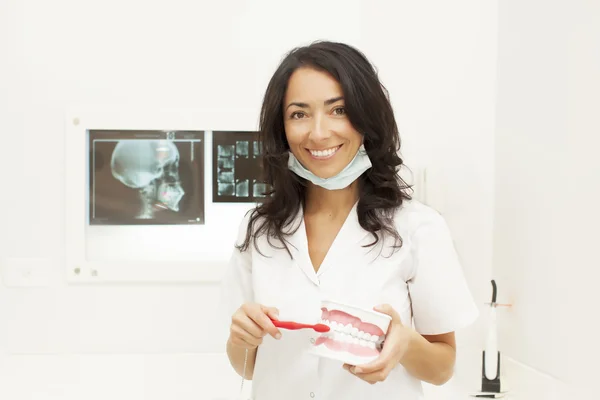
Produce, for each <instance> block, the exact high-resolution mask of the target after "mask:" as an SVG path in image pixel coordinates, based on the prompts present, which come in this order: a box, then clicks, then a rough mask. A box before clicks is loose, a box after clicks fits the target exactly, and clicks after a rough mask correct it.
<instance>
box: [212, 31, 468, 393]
mask: <svg viewBox="0 0 600 400" xmlns="http://www.w3.org/2000/svg"><path fill="white" fill-rule="evenodd" d="M260 141H261V143H262V146H263V149H262V150H263V155H264V159H263V166H264V173H265V178H266V181H267V183H268V184H270V185H271V187H272V188H273V191H272V193H270V194H269V195H268V196H267V197H266V199H265V201H264V202H263V203H262V204H260V205H259V206H257V207H256V208H255V209H253V210H251V211H250V212H249V213H248V214H247V215H246V216H245V218H244V219H243V221H242V222H241V225H240V228H239V232H238V239H237V242H236V246H235V248H234V249H233V254H232V257H231V261H230V263H229V266H228V268H227V269H226V271H224V275H223V301H224V302H225V306H226V315H227V317H228V324H229V332H228V333H229V336H228V338H227V345H226V349H227V355H228V357H229V360H230V362H231V365H232V366H233V368H234V369H235V370H236V371H237V372H238V373H239V374H240V375H243V374H244V371H245V374H244V377H245V378H246V379H252V380H253V384H252V392H253V397H254V398H256V399H260V400H281V399H289V400H301V399H302V400H310V399H327V400H334V399H344V400H354V399H356V400H358V399H361V400H362V399H366V398H369V397H372V398H377V399H403V400H416V399H420V398H422V386H421V382H422V381H425V382H429V383H432V384H435V385H441V384H443V383H445V382H447V381H448V379H450V377H451V376H452V373H453V368H454V362H455V356H456V354H455V352H456V347H455V334H454V332H455V331H456V330H457V329H460V328H463V327H465V326H467V325H469V324H470V323H472V322H473V321H474V320H475V319H476V317H477V316H478V311H477V308H476V306H475V304H474V302H473V299H472V296H471V293H470V291H469V288H468V287H467V284H466V281H465V279H464V276H463V272H462V269H461V266H460V263H459V260H458V257H457V254H456V252H455V249H454V246H453V242H452V237H451V234H450V231H449V229H448V226H447V225H446V222H445V220H444V219H443V217H442V216H441V215H440V214H438V213H437V212H436V211H434V210H433V209H431V208H429V207H427V206H425V205H423V204H421V203H419V202H418V201H416V200H414V199H412V198H411V196H410V194H409V193H410V188H409V187H408V186H407V185H406V184H405V183H404V182H403V181H402V179H401V178H400V177H399V175H398V173H397V171H398V169H399V168H400V167H401V165H402V164H403V161H402V159H401V157H400V155H399V151H400V138H399V135H398V128H397V125H396V121H395V117H394V113H393V111H392V107H391V105H390V102H389V99H388V97H387V92H386V90H385V88H384V87H383V86H382V84H381V83H380V82H379V80H378V77H377V74H376V72H375V70H374V68H373V67H372V65H371V64H370V63H369V61H368V60H367V59H366V58H365V56H364V55H363V54H362V53H360V52H359V51H358V50H356V49H354V48H352V47H350V46H348V45H345V44H341V43H333V42H316V43H313V44H311V45H310V46H306V47H300V48H296V49H294V50H292V51H291V52H290V53H288V54H287V56H286V58H285V59H284V60H283V61H282V63H281V64H280V66H279V68H278V69H277V70H276V71H275V73H274V75H273V77H272V79H271V81H270V82H269V85H268V87H267V90H266V93H265V96H264V102H263V106H262V111H261V115H260ZM323 299H335V300H337V301H340V302H343V303H347V304H353V305H357V306H360V307H363V308H369V309H375V310H377V311H380V312H383V313H386V314H388V315H390V316H391V317H392V323H391V324H390V328H389V330H388V332H387V336H386V341H385V342H384V345H383V350H382V352H381V355H380V356H379V358H378V359H377V360H375V361H373V362H372V363H369V364H366V365H342V363H340V362H336V361H333V360H329V359H322V358H319V357H316V356H314V355H311V354H307V351H306V350H307V349H309V348H310V346H313V343H314V342H315V338H316V336H317V335H318V334H317V333H315V332H314V331H308V330H300V331H282V330H279V329H277V328H276V327H275V326H274V325H273V324H272V322H271V319H270V318H280V319H285V320H294V321H298V322H307V323H314V322H316V321H317V320H318V319H319V317H320V304H321V301H322V300H323Z"/></svg>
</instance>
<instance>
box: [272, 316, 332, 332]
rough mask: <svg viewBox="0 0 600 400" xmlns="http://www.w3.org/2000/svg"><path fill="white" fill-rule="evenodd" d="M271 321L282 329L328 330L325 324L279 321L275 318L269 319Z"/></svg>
mask: <svg viewBox="0 0 600 400" xmlns="http://www.w3.org/2000/svg"><path fill="white" fill-rule="evenodd" d="M271 321H273V325H275V326H276V327H278V328H283V329H291V330H296V329H314V330H315V331H317V332H319V333H325V332H329V329H330V328H329V327H328V326H327V325H325V324H316V325H309V324H300V323H298V322H292V321H279V320H277V319H271Z"/></svg>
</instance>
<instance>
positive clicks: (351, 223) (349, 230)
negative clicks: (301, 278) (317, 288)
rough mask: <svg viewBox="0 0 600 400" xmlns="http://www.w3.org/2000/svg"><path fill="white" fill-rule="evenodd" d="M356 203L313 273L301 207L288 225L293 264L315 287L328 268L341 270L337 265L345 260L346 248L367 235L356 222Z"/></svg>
mask: <svg viewBox="0 0 600 400" xmlns="http://www.w3.org/2000/svg"><path fill="white" fill-rule="evenodd" d="M357 206H358V202H356V203H355V204H354V206H353V207H352V209H351V210H350V212H349V213H348V217H347V218H346V220H345V221H344V224H343V225H342V227H341V229H340V231H339V233H338V234H337V236H336V238H335V240H334V241H333V243H332V245H331V247H330V248H329V251H328V252H327V255H326V256H325V259H324V260H323V262H322V263H321V266H320V267H319V270H318V271H317V272H315V270H314V267H313V264H312V262H311V260H310V256H309V253H308V238H307V237H306V226H305V224H304V209H303V208H302V206H301V207H300V210H299V212H298V214H297V215H296V218H295V219H294V221H293V222H292V223H291V224H290V225H289V229H288V233H289V236H288V238H287V240H288V244H290V245H291V246H288V247H289V248H290V251H291V252H292V255H293V257H294V263H295V264H296V266H297V267H299V268H300V269H301V270H302V271H303V272H304V274H305V275H306V276H307V277H308V278H309V279H310V280H311V281H312V282H313V283H314V284H316V285H319V278H320V277H321V275H323V274H324V273H325V272H326V271H327V270H328V269H329V268H332V267H333V266H335V265H337V266H338V267H339V268H343V267H344V266H343V265H338V264H339V263H340V261H342V260H345V259H346V258H345V257H344V253H347V252H348V247H353V246H355V245H358V244H359V243H360V242H361V241H362V240H363V239H364V238H365V236H367V235H368V234H369V232H368V231H366V230H364V229H363V227H362V226H360V223H359V222H358V214H357V213H356V209H357ZM296 228H297V229H296Z"/></svg>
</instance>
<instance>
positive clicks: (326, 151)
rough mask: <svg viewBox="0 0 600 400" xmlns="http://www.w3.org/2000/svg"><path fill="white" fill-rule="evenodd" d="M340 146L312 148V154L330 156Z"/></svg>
mask: <svg viewBox="0 0 600 400" xmlns="http://www.w3.org/2000/svg"><path fill="white" fill-rule="evenodd" d="M339 148H340V146H337V147H334V148H332V149H327V150H310V154H312V155H313V156H314V157H329V156H331V155H332V154H333V153H335V152H336V151H337V149H339Z"/></svg>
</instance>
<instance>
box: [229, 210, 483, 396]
mask: <svg viewBox="0 0 600 400" xmlns="http://www.w3.org/2000/svg"><path fill="white" fill-rule="evenodd" d="M247 222H248V216H246V217H245V218H244V220H243V221H242V223H241V225H240V230H239V236H238V243H241V242H242V241H243V239H244V235H245V233H246V227H247ZM395 223H396V228H397V230H398V232H399V233H400V235H401V237H402V239H403V245H402V248H401V249H399V250H397V251H396V252H395V253H394V254H393V255H392V256H390V252H389V247H387V248H385V249H382V247H381V246H375V247H374V248H373V247H371V248H363V247H361V245H363V244H367V243H370V242H371V241H372V240H373V236H372V235H370V234H369V233H368V232H367V231H365V230H363V228H362V227H361V226H360V224H359V223H358V218H357V214H356V205H355V206H354V208H353V209H352V211H351V212H350V214H349V216H348V218H347V220H346V221H345V223H344V225H343V226H342V228H341V230H340V232H339V234H338V235H337V237H336V239H335V241H334V242H333V244H332V246H331V248H330V250H329V252H328V254H327V256H326V257H325V259H324V261H323V263H322V264H321V267H320V268H319V270H318V272H315V271H314V268H313V266H312V264H311V261H310V258H309V255H308V248H307V238H306V230H305V227H304V218H303V217H302V213H300V214H299V215H298V217H297V219H296V221H295V223H294V224H293V226H292V227H291V228H290V229H289V231H292V230H294V228H296V227H298V229H297V230H296V231H295V233H293V234H292V235H291V237H290V238H289V244H291V245H289V248H290V250H291V252H292V255H293V259H290V257H289V255H288V254H287V252H286V251H285V250H280V249H275V248H273V247H271V246H270V245H269V244H268V243H267V241H266V238H264V236H263V237H261V239H260V240H259V247H260V250H261V252H262V253H263V254H264V255H261V254H260V253H259V252H257V251H256V250H255V249H254V247H253V245H252V244H251V247H250V248H249V249H248V251H246V252H244V253H240V252H239V251H237V250H236V249H234V251H233V255H232V258H231V261H230V264H229V266H228V268H227V270H226V271H225V272H224V276H223V301H224V302H225V304H224V305H225V311H224V313H225V314H226V316H227V318H228V321H231V319H230V317H231V315H232V314H233V313H234V312H235V311H236V310H237V308H238V307H239V306H240V305H242V304H243V303H245V302H257V303H260V304H263V305H265V306H271V307H277V308H278V309H279V318H280V319H281V320H292V321H296V322H305V323H316V322H318V320H319V318H320V314H321V311H320V305H321V301H322V300H324V299H329V300H335V301H339V302H342V303H347V304H352V305H356V306H359V307H363V308H368V309H372V308H373V307H374V306H376V305H379V304H382V303H388V304H390V305H391V306H392V307H394V309H395V310H396V311H397V312H398V313H399V315H400V317H401V319H402V322H403V323H404V324H405V325H411V323H412V324H414V325H413V326H414V329H416V330H417V331H418V332H419V333H421V334H440V333H445V332H450V331H455V330H457V329H460V328H463V327H465V326H467V325H468V324H470V323H472V322H473V321H474V320H475V319H476V317H477V316H478V309H477V307H476V305H475V303H474V301H473V298H472V296H471V293H470V291H469V289H468V287H467V284H466V281H465V279H464V276H463V271H462V268H461V265H460V263H459V260H458V257H457V254H456V251H455V248H454V245H453V241H452V238H451V235H450V231H449V229H448V227H447V225H446V222H445V220H444V219H443V217H442V216H441V215H440V214H439V213H437V212H436V211H434V210H433V209H431V208H429V207H427V206H425V205H423V204H421V203H419V202H418V201H416V200H412V201H407V202H405V203H404V205H403V207H402V208H401V209H400V210H399V211H398V212H397V214H396V217H395ZM389 240H391V239H389ZM389 243H390V242H389V241H388V242H387V244H388V245H389ZM275 244H277V243H276V242H275ZM380 253H381V254H380ZM280 331H281V332H282V338H281V339H280V340H275V339H273V338H271V337H270V336H266V337H265V338H264V341H263V344H262V345H261V346H260V347H259V349H258V352H257V359H256V364H255V367H254V376H253V382H252V393H253V397H252V398H253V399H256V400H281V399H286V400H311V399H318V400H338V399H344V400H359V399H360V400H362V399H367V398H374V399H402V400H414V399H420V398H422V386H421V382H420V381H419V380H418V379H415V378H414V377H412V376H411V375H409V374H408V373H407V372H406V370H405V369H404V368H403V367H402V366H401V365H398V366H397V367H396V368H395V369H394V370H392V372H391V373H390V375H389V376H388V377H387V379H386V380H385V381H384V382H379V383H377V384H375V385H370V384H368V383H367V382H364V381H362V380H360V379H359V378H357V377H355V376H353V375H351V374H350V373H349V372H348V371H346V370H344V369H343V368H342V363H341V362H337V361H332V360H328V359H322V358H319V357H317V356H314V355H312V354H307V349H308V348H309V347H310V346H312V343H313V341H314V339H315V338H316V337H317V336H318V333H316V332H314V331H312V330H299V331H290V330H280Z"/></svg>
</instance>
